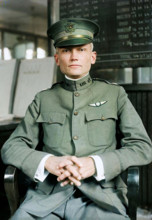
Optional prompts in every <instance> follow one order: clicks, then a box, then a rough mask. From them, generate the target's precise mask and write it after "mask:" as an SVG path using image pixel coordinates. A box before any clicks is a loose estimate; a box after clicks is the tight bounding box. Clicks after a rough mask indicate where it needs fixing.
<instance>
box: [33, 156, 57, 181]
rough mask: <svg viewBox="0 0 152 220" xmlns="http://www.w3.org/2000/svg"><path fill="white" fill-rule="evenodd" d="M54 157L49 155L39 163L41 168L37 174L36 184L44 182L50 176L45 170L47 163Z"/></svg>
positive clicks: (35, 177)
mask: <svg viewBox="0 0 152 220" xmlns="http://www.w3.org/2000/svg"><path fill="white" fill-rule="evenodd" d="M50 156H53V155H52V154H48V155H46V156H45V157H43V158H42V160H41V161H40V163H39V166H38V168H37V170H36V172H35V175H34V180H35V182H37V181H40V182H43V181H44V180H45V178H46V177H47V176H48V174H49V172H48V171H47V170H46V169H45V167H44V166H45V162H46V160H47V159H48V158H49V157H50Z"/></svg>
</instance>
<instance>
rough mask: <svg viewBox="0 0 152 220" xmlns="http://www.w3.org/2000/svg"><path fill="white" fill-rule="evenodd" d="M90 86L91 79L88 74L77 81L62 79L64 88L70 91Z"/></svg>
mask: <svg viewBox="0 0 152 220" xmlns="http://www.w3.org/2000/svg"><path fill="white" fill-rule="evenodd" d="M91 84H92V78H91V77H90V74H87V75H86V76H84V77H83V78H80V79H79V80H72V79H70V78H66V77H65V78H64V85H63V86H64V88H65V89H67V90H70V91H78V90H82V89H86V88H88V87H89V86H90V85H91Z"/></svg>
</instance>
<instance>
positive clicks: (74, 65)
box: [69, 64, 81, 68]
mask: <svg viewBox="0 0 152 220" xmlns="http://www.w3.org/2000/svg"><path fill="white" fill-rule="evenodd" d="M69 67H72V68H77V67H81V65H78V64H71V65H69Z"/></svg>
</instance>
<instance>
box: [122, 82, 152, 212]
mask: <svg viewBox="0 0 152 220" xmlns="http://www.w3.org/2000/svg"><path fill="white" fill-rule="evenodd" d="M123 87H124V88H125V90H126V92H127V93H128V97H129V99H130V100H131V102H132V104H133V105H134V107H135V109H136V110H137V112H138V114H139V115H140V117H141V119H142V121H143V124H144V126H145V128H146V130H147V133H148V134H149V136H150V138H151V139H152V85H151V84H149V85H146V84H145V85H123ZM140 173H141V180H140V206H141V207H149V208H152V163H151V164H149V165H147V166H143V167H141V168H140Z"/></svg>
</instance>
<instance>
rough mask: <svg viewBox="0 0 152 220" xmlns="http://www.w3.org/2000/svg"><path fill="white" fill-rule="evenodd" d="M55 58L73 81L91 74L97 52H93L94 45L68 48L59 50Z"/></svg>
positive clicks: (63, 71)
mask: <svg viewBox="0 0 152 220" xmlns="http://www.w3.org/2000/svg"><path fill="white" fill-rule="evenodd" d="M54 57H55V61H56V64H57V65H58V66H60V70H61V72H62V73H63V74H65V75H67V76H68V77H70V78H72V79H79V78H81V77H83V76H85V75H86V74H87V73H88V72H89V70H90V68H91V64H94V63H95V61H96V52H93V51H92V44H85V45H79V46H72V47H71V46H68V47H65V48H57V53H56V54H55V55H54Z"/></svg>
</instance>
